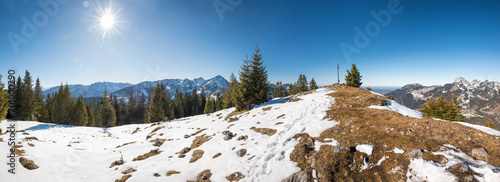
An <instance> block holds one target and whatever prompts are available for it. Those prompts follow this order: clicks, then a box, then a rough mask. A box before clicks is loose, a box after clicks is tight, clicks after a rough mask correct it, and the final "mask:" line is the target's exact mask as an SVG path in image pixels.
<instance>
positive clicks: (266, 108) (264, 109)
mask: <svg viewBox="0 0 500 182" xmlns="http://www.w3.org/2000/svg"><path fill="white" fill-rule="evenodd" d="M271 108H272V107H271V106H269V107H264V108H262V111H269V110H271Z"/></svg>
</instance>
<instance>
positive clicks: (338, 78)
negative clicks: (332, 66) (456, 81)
mask: <svg viewBox="0 0 500 182" xmlns="http://www.w3.org/2000/svg"><path fill="white" fill-rule="evenodd" d="M339 68H340V67H339V64H337V84H340V77H339Z"/></svg>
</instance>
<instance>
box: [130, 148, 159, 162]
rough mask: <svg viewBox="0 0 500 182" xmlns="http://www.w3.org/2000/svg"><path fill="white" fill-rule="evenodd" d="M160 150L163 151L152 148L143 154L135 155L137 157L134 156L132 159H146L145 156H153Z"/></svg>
mask: <svg viewBox="0 0 500 182" xmlns="http://www.w3.org/2000/svg"><path fill="white" fill-rule="evenodd" d="M161 152H163V151H161V150H159V149H154V150H151V151H149V152H148V153H145V154H143V155H140V156H137V157H136V158H134V159H133V160H132V161H141V160H145V159H147V158H150V157H153V156H155V155H158V154H160V153H161Z"/></svg>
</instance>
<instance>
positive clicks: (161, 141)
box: [149, 138, 165, 147]
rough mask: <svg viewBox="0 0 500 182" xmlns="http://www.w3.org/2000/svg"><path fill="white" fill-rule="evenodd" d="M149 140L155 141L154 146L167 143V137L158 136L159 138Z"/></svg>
mask: <svg viewBox="0 0 500 182" xmlns="http://www.w3.org/2000/svg"><path fill="white" fill-rule="evenodd" d="M149 142H151V143H153V146H155V147H159V146H161V145H163V143H165V139H161V138H157V139H154V140H151V141H149Z"/></svg>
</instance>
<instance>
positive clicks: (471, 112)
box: [386, 77, 500, 127]
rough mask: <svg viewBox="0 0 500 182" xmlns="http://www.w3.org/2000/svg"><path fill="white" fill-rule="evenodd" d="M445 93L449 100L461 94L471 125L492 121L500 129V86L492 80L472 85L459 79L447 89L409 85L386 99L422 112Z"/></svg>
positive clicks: (464, 110) (461, 102)
mask: <svg viewBox="0 0 500 182" xmlns="http://www.w3.org/2000/svg"><path fill="white" fill-rule="evenodd" d="M441 93H443V94H444V97H446V98H451V97H452V95H453V94H457V95H458V99H459V101H460V105H461V106H462V109H463V110H462V114H464V116H466V117H467V118H468V120H469V121H470V122H472V123H483V122H484V121H486V120H492V121H493V123H495V125H496V126H497V127H500V83H498V82H494V81H488V80H486V81H479V80H474V81H472V82H469V81H467V80H466V79H464V78H462V77H459V78H457V79H455V80H454V82H453V83H448V84H445V85H434V86H422V85H421V84H418V83H414V84H408V85H406V86H404V87H402V88H400V89H398V90H395V91H393V92H391V93H388V94H386V96H390V95H392V96H394V98H395V99H396V101H397V102H399V103H401V104H404V105H406V106H407V107H410V108H412V109H420V108H421V107H422V104H425V100H426V99H429V98H431V97H433V96H434V97H438V96H439V95H440V94H441Z"/></svg>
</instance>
